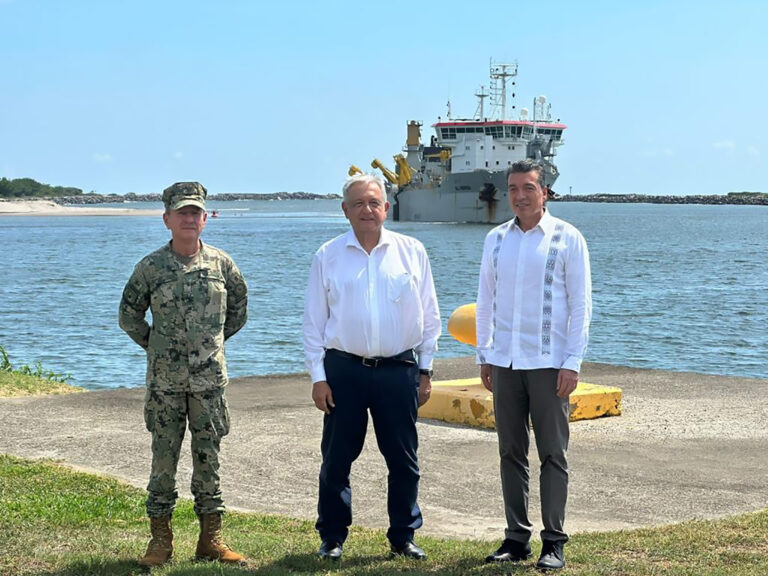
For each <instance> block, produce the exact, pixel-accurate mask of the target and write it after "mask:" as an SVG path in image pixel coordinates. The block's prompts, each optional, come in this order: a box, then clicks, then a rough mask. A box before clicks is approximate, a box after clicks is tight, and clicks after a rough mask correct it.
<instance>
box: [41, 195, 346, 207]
mask: <svg viewBox="0 0 768 576" xmlns="http://www.w3.org/2000/svg"><path fill="white" fill-rule="evenodd" d="M207 199H208V201H219V202H229V201H233V200H335V199H341V196H339V195H338V194H327V195H326V194H313V193H312V192H271V193H268V194H209V195H208V198H207ZM46 200H50V201H52V202H56V203H57V204H62V205H69V204H114V203H121V202H162V201H163V195H162V194H133V193H128V194H83V195H78V196H58V197H54V198H46Z"/></svg>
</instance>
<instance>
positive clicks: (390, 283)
mask: <svg viewBox="0 0 768 576" xmlns="http://www.w3.org/2000/svg"><path fill="white" fill-rule="evenodd" d="M414 294H415V288H414V285H413V276H412V275H411V274H410V273H409V272H402V273H400V274H392V275H390V276H388V277H387V296H388V297H389V299H390V300H391V301H392V302H401V301H405V300H408V299H409V298H410V297H412V296H413V295H414Z"/></svg>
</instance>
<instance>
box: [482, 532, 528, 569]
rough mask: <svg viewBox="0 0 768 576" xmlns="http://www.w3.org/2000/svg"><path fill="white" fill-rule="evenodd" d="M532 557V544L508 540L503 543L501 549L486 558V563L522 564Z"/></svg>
mask: <svg viewBox="0 0 768 576" xmlns="http://www.w3.org/2000/svg"><path fill="white" fill-rule="evenodd" d="M530 557H531V544H530V542H517V541H516V540H510V539H509V538H507V539H506V540H504V542H502V543H501V546H499V549H498V550H496V552H494V553H493V554H490V555H488V556H486V557H485V561H486V563H490V562H520V561H521V560H527V559H528V558H530Z"/></svg>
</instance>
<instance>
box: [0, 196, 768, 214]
mask: <svg viewBox="0 0 768 576" xmlns="http://www.w3.org/2000/svg"><path fill="white" fill-rule="evenodd" d="M340 199H341V196H340V195H339V194H327V195H326V194H314V193H311V192H272V193H268V194H212V195H210V196H208V200H209V201H219V202H230V201H238V200H340ZM550 201H551V202H596V203H606V204H620V203H623V204H705V205H716V206H717V205H737V206H768V194H765V193H757V192H748V193H738V192H731V193H729V194H724V195H715V194H712V195H701V194H695V195H690V196H653V195H650V194H584V195H577V194H564V195H562V196H557V197H556V198H553V199H550ZM29 202H39V203H43V202H45V203H48V206H49V207H50V205H51V204H54V205H57V206H60V207H69V206H73V205H78V206H82V205H96V204H122V203H129V202H162V195H161V194H134V193H128V194H83V195H77V196H57V197H45V198H34V197H32V198H0V213H3V212H4V213H9V212H17V211H16V210H10V209H8V208H9V205H11V204H17V205H18V204H22V203H29ZM3 206H4V207H5V208H6V209H5V210H4V209H3ZM104 210H117V209H116V208H104ZM126 210H127V208H126ZM26 211H27V210H19V211H18V212H26Z"/></svg>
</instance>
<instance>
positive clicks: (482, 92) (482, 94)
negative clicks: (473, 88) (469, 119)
mask: <svg viewBox="0 0 768 576" xmlns="http://www.w3.org/2000/svg"><path fill="white" fill-rule="evenodd" d="M475 96H477V99H478V102H477V110H475V118H476V119H477V120H480V121H482V120H483V118H484V117H485V116H484V115H483V100H484V99H485V98H487V97H488V92H486V91H485V86H480V90H478V91H477V92H475Z"/></svg>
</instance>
